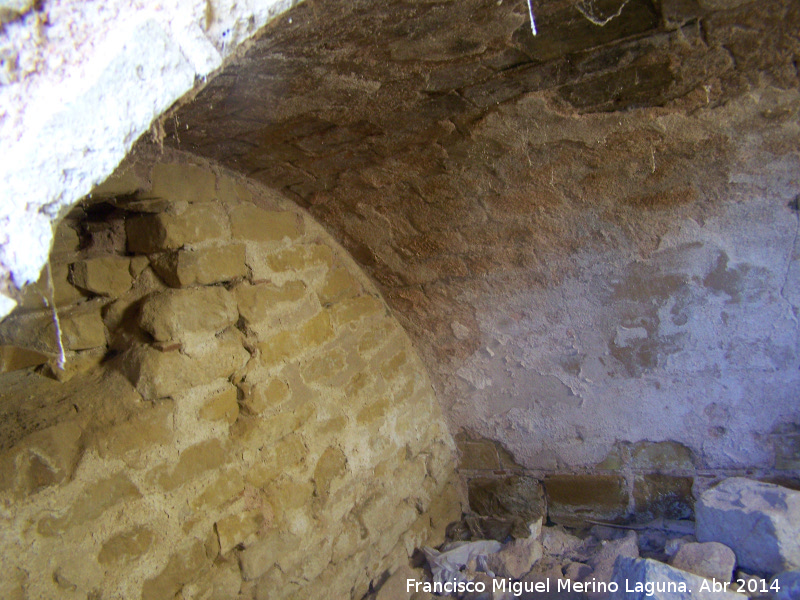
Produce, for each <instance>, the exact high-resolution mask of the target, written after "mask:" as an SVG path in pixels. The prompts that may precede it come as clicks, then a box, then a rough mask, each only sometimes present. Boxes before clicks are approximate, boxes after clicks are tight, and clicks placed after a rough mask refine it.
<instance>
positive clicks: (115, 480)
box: [36, 473, 142, 537]
mask: <svg viewBox="0 0 800 600" xmlns="http://www.w3.org/2000/svg"><path fill="white" fill-rule="evenodd" d="M141 497H142V494H141V493H140V492H139V489H138V488H137V487H136V486H135V485H134V484H133V482H131V480H130V479H128V476H127V475H125V474H124V473H116V474H115V475H111V476H110V477H107V478H105V479H101V480H100V481H97V482H95V483H92V484H90V485H87V486H86V488H84V490H83V493H82V494H81V495H80V496H79V497H78V499H77V500H76V501H75V503H74V504H73V505H72V506H70V508H69V510H68V511H67V513H66V514H65V515H64V516H62V517H52V516H48V517H43V518H42V519H41V520H40V521H39V523H38V524H37V526H36V530H37V531H38V532H39V534H40V535H43V536H46V537H54V536H60V535H61V534H63V533H64V532H65V531H66V530H67V529H69V528H71V527H86V526H87V525H88V524H89V523H91V522H92V521H94V520H96V519H97V518H98V517H100V515H102V514H103V513H104V512H105V511H107V510H108V509H110V508H112V507H113V506H116V505H117V504H121V503H123V502H126V501H128V500H136V499H138V498H141Z"/></svg>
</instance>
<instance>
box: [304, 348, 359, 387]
mask: <svg viewBox="0 0 800 600" xmlns="http://www.w3.org/2000/svg"><path fill="white" fill-rule="evenodd" d="M348 367H349V365H348V360H347V352H346V351H345V350H344V349H342V348H333V349H332V350H330V351H328V352H326V353H325V354H323V355H322V356H317V357H316V358H313V359H311V360H310V361H308V362H307V363H305V364H304V365H303V366H302V367H301V373H302V376H303V380H304V381H305V382H306V383H317V384H320V383H321V384H325V385H332V384H334V383H335V382H336V381H337V379H341V377H340V376H341V375H342V374H343V373H344V372H345V371H347V370H348ZM340 383H342V382H340Z"/></svg>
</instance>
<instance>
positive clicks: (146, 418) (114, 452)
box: [95, 400, 175, 468]
mask: <svg viewBox="0 0 800 600" xmlns="http://www.w3.org/2000/svg"><path fill="white" fill-rule="evenodd" d="M174 411H175V405H174V402H173V401H172V400H162V401H160V402H158V403H157V404H156V405H155V406H153V407H152V408H146V409H144V410H142V411H140V412H138V413H136V414H135V415H133V416H132V417H131V418H130V419H129V420H127V421H125V422H123V423H120V424H118V425H115V426H113V427H110V428H107V429H105V430H103V431H101V432H100V433H98V434H97V437H96V443H95V447H96V449H97V453H98V454H99V455H100V457H101V458H119V459H122V460H123V461H125V463H126V464H128V465H129V466H132V467H136V468H141V467H142V466H144V462H143V461H144V455H145V454H146V453H147V451H148V450H151V449H153V448H155V447H158V446H162V445H165V444H169V443H170V442H171V441H172V439H173V437H172V421H173V414H174Z"/></svg>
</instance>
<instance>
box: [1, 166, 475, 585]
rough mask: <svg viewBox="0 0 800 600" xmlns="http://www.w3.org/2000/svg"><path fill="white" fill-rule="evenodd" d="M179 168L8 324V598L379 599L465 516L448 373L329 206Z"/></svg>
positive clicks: (115, 209)
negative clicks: (438, 394) (333, 220)
mask: <svg viewBox="0 0 800 600" xmlns="http://www.w3.org/2000/svg"><path fill="white" fill-rule="evenodd" d="M165 160H166V162H162V163H159V164H156V165H155V167H154V168H153V169H152V172H151V171H150V168H149V166H148V167H146V168H145V167H142V165H141V164H137V165H135V166H134V167H131V168H130V169H129V170H128V171H127V172H126V173H124V174H122V175H121V176H120V177H117V178H115V179H113V180H111V181H109V182H107V184H106V185H105V186H104V187H103V188H101V189H98V190H96V191H95V201H94V202H93V203H90V204H85V205H83V206H81V207H80V208H79V209H77V210H76V211H74V212H73V213H71V214H70V216H69V217H68V218H67V219H65V220H63V221H62V222H61V224H60V226H59V228H58V231H57V235H56V239H57V244H56V246H55V247H54V248H53V252H52V254H51V262H50V268H51V273H52V282H53V283H52V289H53V290H54V291H53V292H51V291H50V289H51V286H50V285H49V284H48V282H47V281H46V277H45V278H43V280H42V281H40V282H39V283H38V284H37V285H36V286H33V287H30V288H28V289H27V290H26V295H25V297H24V299H23V301H22V302H21V303H20V306H19V307H18V309H17V310H16V311H15V312H14V313H13V314H12V315H11V316H9V317H8V318H7V319H5V320H4V321H3V322H2V324H0V341H1V342H2V344H3V345H2V347H0V352H2V359H3V362H2V367H3V373H2V374H0V398H1V399H2V403H0V405H1V406H2V415H0V428H1V430H2V434H3V435H2V437H1V439H2V440H3V442H2V443H3V451H2V454H0V540H2V543H0V561H2V564H3V570H4V576H3V578H1V582H0V596H2V597H3V598H8V599H11V598H14V599H17V598H62V597H73V596H74V597H88V598H107V597H122V598H140V597H141V598H143V599H147V600H155V599H159V598H164V599H172V598H175V597H177V598H186V599H188V598H204V599H210V598H214V599H220V600H222V599H226V600H227V599H231V598H311V597H313V598H337V599H338V598H348V597H351V596H352V597H354V598H360V597H361V596H362V595H363V594H364V593H365V592H366V591H367V590H368V587H369V584H370V582H371V581H372V580H373V579H374V578H379V577H381V575H382V574H383V573H384V572H385V571H387V570H388V571H392V570H393V569H394V568H395V567H397V566H398V565H400V564H401V563H403V562H405V561H406V560H407V558H408V556H409V555H410V553H411V552H412V551H413V549H414V548H415V547H417V546H419V545H420V544H423V543H425V541H426V540H428V539H429V538H435V537H442V536H443V528H444V526H446V525H447V523H448V522H449V521H451V520H453V519H456V518H458V516H459V515H460V511H461V506H460V500H459V495H458V493H457V492H456V488H455V486H454V482H453V469H454V445H453V441H452V439H451V438H450V436H449V434H448V433H447V431H446V427H445V425H444V422H443V419H442V415H441V412H440V408H439V406H438V404H437V402H436V400H435V397H434V394H433V390H432V387H431V384H430V382H429V380H428V378H427V375H426V371H425V368H424V366H423V365H422V363H421V361H420V359H419V358H418V357H417V355H416V353H415V352H414V350H413V348H412V347H411V345H410V343H409V340H408V338H407V337H406V335H405V333H404V332H403V330H402V329H401V328H400V326H399V325H398V323H397V322H396V321H395V319H394V318H393V317H392V316H391V314H390V313H389V311H388V309H387V307H386V305H385V304H384V302H383V300H382V299H381V297H380V296H379V295H378V294H377V293H376V291H375V289H374V288H373V286H372V285H371V284H370V283H369V281H368V280H367V279H366V278H365V277H364V276H363V275H362V274H361V272H360V271H359V269H358V268H356V267H355V265H354V263H353V262H352V261H351V259H350V258H349V257H348V256H347V255H346V254H345V253H344V252H343V251H342V250H341V248H340V247H339V246H338V245H336V244H335V243H334V242H333V241H332V240H331V238H330V237H329V236H328V235H327V234H326V233H325V232H324V231H323V230H322V229H321V228H320V227H319V226H318V225H317V224H316V223H314V221H313V220H312V219H310V218H309V217H308V216H307V215H305V214H303V213H302V212H300V211H298V210H297V209H296V207H294V206H293V205H292V204H291V203H288V202H286V201H285V200H283V199H282V198H280V197H279V196H277V195H275V194H273V193H270V192H268V191H266V190H264V189H263V188H260V187H256V186H254V185H252V184H251V183H248V182H245V180H243V179H239V178H236V177H232V176H231V175H230V174H228V173H223V172H222V171H221V170H219V169H218V168H216V167H210V166H209V165H207V164H202V165H197V164H190V163H189V162H187V159H186V157H183V156H173V157H172V159H171V160H168V159H165ZM136 190H139V191H138V192H137V191H136ZM101 198H104V199H101ZM43 297H44V298H45V299H47V301H48V302H50V301H51V300H54V301H55V305H56V307H57V315H58V319H59V324H60V331H61V340H62V344H63V350H64V355H63V358H64V359H65V365H64V368H63V369H61V368H59V366H58V360H59V356H60V350H59V344H58V342H57V336H56V326H55V324H54V320H53V313H52V311H51V310H49V308H48V307H47V306H45V305H44V303H45V301H44V300H43Z"/></svg>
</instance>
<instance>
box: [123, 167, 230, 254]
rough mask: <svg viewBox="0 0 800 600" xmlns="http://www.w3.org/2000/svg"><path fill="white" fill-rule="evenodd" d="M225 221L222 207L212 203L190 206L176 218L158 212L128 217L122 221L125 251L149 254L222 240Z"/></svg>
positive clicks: (174, 215)
mask: <svg viewBox="0 0 800 600" xmlns="http://www.w3.org/2000/svg"><path fill="white" fill-rule="evenodd" d="M212 181H213V179H212ZM212 191H213V188H212ZM175 201H177V199H175ZM227 220H228V219H227V217H226V216H225V212H224V211H223V210H222V207H221V206H220V205H219V204H217V203H215V202H204V203H198V204H192V205H191V206H189V207H187V208H186V209H185V210H184V211H182V212H181V213H180V214H169V213H164V212H161V213H155V214H145V215H141V216H136V217H129V218H128V219H126V220H125V232H126V234H127V236H128V250H129V251H131V252H138V253H142V254H149V253H151V252H161V251H162V250H174V249H176V248H181V247H183V246H185V245H187V244H192V243H197V242H204V241H206V240H215V239H220V238H225V237H227V235H228V228H227Z"/></svg>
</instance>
